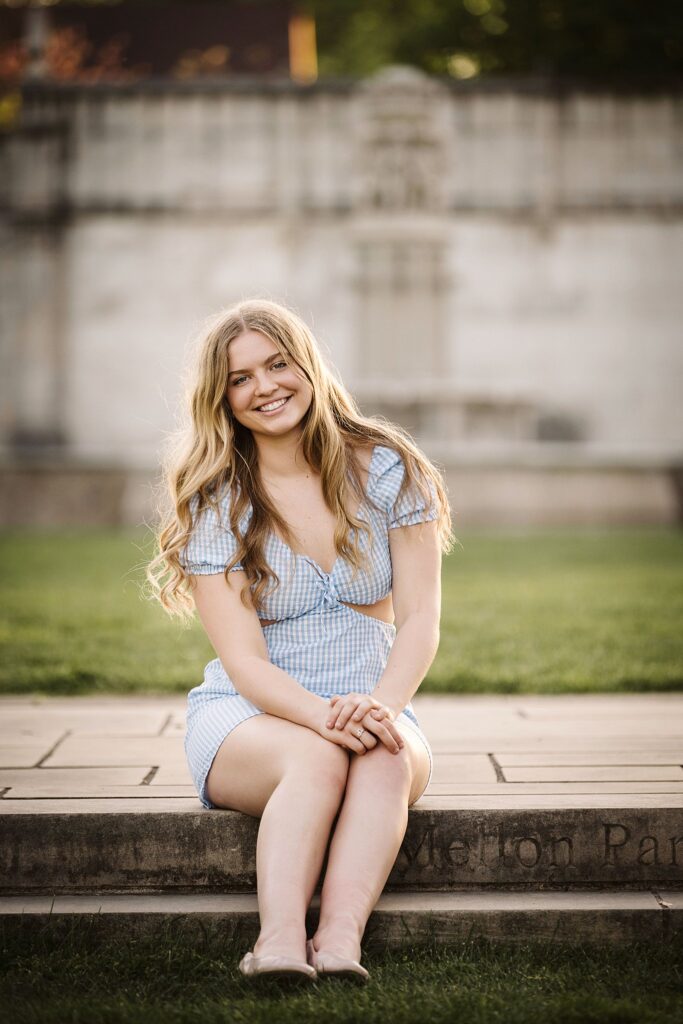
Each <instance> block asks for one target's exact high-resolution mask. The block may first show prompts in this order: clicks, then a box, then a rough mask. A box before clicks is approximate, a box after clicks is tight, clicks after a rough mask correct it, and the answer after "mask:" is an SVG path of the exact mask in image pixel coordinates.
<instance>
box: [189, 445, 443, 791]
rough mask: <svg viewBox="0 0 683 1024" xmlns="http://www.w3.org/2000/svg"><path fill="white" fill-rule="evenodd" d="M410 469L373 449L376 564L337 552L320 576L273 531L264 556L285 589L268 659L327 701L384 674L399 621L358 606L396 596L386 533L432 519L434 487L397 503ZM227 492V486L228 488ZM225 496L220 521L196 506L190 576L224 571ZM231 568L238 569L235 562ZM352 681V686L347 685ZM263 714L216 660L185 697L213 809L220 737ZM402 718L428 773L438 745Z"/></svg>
mask: <svg viewBox="0 0 683 1024" xmlns="http://www.w3.org/2000/svg"><path fill="white" fill-rule="evenodd" d="M404 473H405V467H404V464H403V460H402V459H401V457H400V455H399V454H398V452H396V451H395V450H394V449H393V448H385V447H383V446H381V445H376V446H375V448H374V449H373V452H372V458H371V462H370V469H369V474H368V481H367V485H366V495H367V496H368V497H370V498H372V499H373V501H374V502H375V503H376V504H377V506H378V508H374V506H373V504H371V503H370V502H368V501H366V500H365V499H364V500H363V501H362V502H361V506H360V508H359V510H358V517H359V518H361V519H363V521H364V522H369V523H370V525H371V527H372V557H371V560H370V568H369V570H368V571H367V572H366V571H359V572H357V574H356V576H355V579H354V578H353V566H352V565H351V564H350V563H348V562H347V561H346V560H345V559H342V558H338V559H337V561H336V562H335V564H334V566H333V567H332V572H329V573H327V572H324V571H323V569H322V568H321V567H320V566H319V565H318V564H317V562H315V561H314V560H313V559H312V558H308V557H307V556H305V555H299V554H295V553H294V552H293V551H292V550H291V549H290V548H289V547H288V546H287V545H285V544H284V542H283V541H282V540H280V538H279V537H278V536H277V535H276V534H275V533H272V532H271V534H270V535H269V537H268V540H267V541H266V546H265V552H264V553H265V556H266V559H267V561H268V564H269V566H270V567H271V568H272V569H273V570H274V571H275V572H276V573H277V575H278V577H279V579H280V585H279V586H278V587H277V588H276V589H275V590H274V591H273V593H272V594H270V596H268V597H266V598H265V601H264V604H263V608H262V610H261V612H260V617H261V618H263V619H276V620H277V621H276V622H274V623H273V624H272V625H268V626H264V627H263V634H264V637H265V640H266V645H267V648H268V655H269V658H270V661H271V662H272V663H273V664H274V665H277V666H278V667H279V668H281V669H283V670H284V671H285V672H287V673H289V675H290V676H292V677H293V678H294V679H296V680H297V681H298V682H299V683H300V684H301V685H302V686H305V687H306V689H307V690H310V691H311V692H312V693H315V694H317V695H318V696H320V697H323V698H325V699H329V698H330V697H331V696H332V695H333V694H335V693H340V694H345V693H349V692H350V690H355V691H356V692H358V693H370V692H371V691H372V690H373V689H374V687H375V686H376V685H377V683H378V682H379V680H380V677H381V675H382V673H383V671H384V668H385V666H386V663H387V659H388V657H389V652H390V650H391V647H392V644H393V642H394V639H395V637H396V627H395V626H393V625H392V624H390V623H387V622H384V621H383V620H381V619H378V618H375V617H373V616H370V615H365V614H363V613H362V612H358V611H356V610H355V609H353V608H349V607H348V605H345V604H342V602H343V601H350V602H351V603H353V604H358V605H363V604H368V605H371V604H375V602H377V601H379V600H381V599H382V598H384V597H386V596H387V595H388V594H389V593H390V592H391V582H392V576H391V556H390V551H389V530H391V529H395V528H396V527H400V526H411V525H413V524H415V523H421V522H428V521H429V520H432V519H436V517H437V510H436V505H435V502H434V491H433V488H431V487H430V490H431V495H432V500H431V501H430V502H428V503H427V504H425V502H424V499H423V498H422V497H421V496H420V495H419V493H418V492H416V491H414V489H412V488H408V489H407V491H406V493H405V494H403V495H402V496H401V499H400V501H397V496H398V491H399V488H400V486H401V481H402V480H403V476H404ZM226 491H227V488H226ZM228 501H229V494H228V493H226V494H225V495H224V496H222V497H221V498H220V499H219V502H218V504H219V508H220V519H221V522H219V521H218V519H217V517H216V513H215V512H214V510H213V509H205V510H204V511H203V512H201V513H200V515H199V516H197V515H196V509H197V498H196V497H195V499H194V505H191V510H192V512H193V517H194V523H193V529H192V534H191V536H190V540H189V541H188V543H187V545H186V546H185V548H184V550H183V552H182V555H181V559H180V561H181V564H182V566H183V568H184V569H185V571H186V572H187V573H188V574H190V575H195V574H199V575H207V574H210V573H222V572H224V570H225V567H226V565H227V563H228V562H229V561H230V559H231V558H232V557H233V556H234V554H235V551H236V549H237V541H236V539H235V536H234V534H233V532H232V531H231V530H230V529H229V528H226V525H224V524H228V523H229V517H228V506H227V503H228ZM250 514H251V510H250V509H249V510H248V511H247V512H246V513H245V518H244V519H243V520H242V521H241V522H240V529H241V530H242V531H244V530H245V529H246V526H247V523H248V519H249V516H250ZM360 544H361V549H362V550H363V551H366V550H367V545H368V538H366V536H365V534H364V533H363V532H360ZM233 568H234V571H237V570H238V569H241V568H242V567H241V565H240V564H239V563H238V564H237V565H235V566H234V567H233ZM350 680H352V681H353V682H352V684H350V682H349V681H350ZM261 714H264V712H263V711H262V709H261V708H259V707H257V706H256V704H253V703H252V702H251V701H249V700H247V698H246V697H243V696H242V695H241V694H240V693H238V692H237V690H236V689H235V686H234V684H233V682H232V680H231V679H230V677H229V676H228V674H227V673H226V671H225V669H224V668H223V665H222V664H221V662H220V660H219V659H218V658H215V659H214V660H213V661H210V662H209V664H208V665H207V666H206V668H205V669H204V680H203V682H202V683H201V684H199V685H198V686H195V687H194V688H193V689H192V690H190V692H189V694H188V697H187V730H186V734H185V754H186V757H187V762H188V765H189V768H190V772H191V775H192V778H193V780H194V784H195V786H196V788H197V792H198V794H199V799H200V800H201V802H202V803H203V804H204V806H205V807H208V808H213V807H215V806H216V805H215V804H214V803H212V802H211V800H210V799H209V798H208V796H207V794H206V776H207V774H208V772H209V769H210V767H211V764H212V762H213V759H214V757H215V756H216V753H217V751H218V748H219V747H220V745H221V743H222V742H223V740H224V739H225V737H226V736H228V735H229V734H230V733H231V732H232V730H233V729H235V728H236V727H237V726H238V725H239V724H240V722H244V721H246V720H247V719H248V718H251V717H252V716H253V715H261ZM396 721H397V722H402V723H404V724H406V725H407V726H409V727H410V728H412V729H414V731H415V732H416V733H417V734H418V735H419V736H420V738H421V740H422V742H423V743H424V745H425V747H426V748H427V752H428V754H429V762H430V771H429V780H428V782H427V785H429V781H430V780H431V777H432V768H433V760H432V751H431V748H430V745H429V742H428V740H427V737H426V736H425V735H424V733H423V732H422V730H421V728H420V725H419V722H418V720H417V718H416V716H415V712H414V711H413V708H412V704H410V703H408V704H407V705H406V706H405V708H404V709H403V710H402V711H401V713H400V714H399V715H397V716H396Z"/></svg>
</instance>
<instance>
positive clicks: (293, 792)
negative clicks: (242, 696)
mask: <svg viewBox="0 0 683 1024" xmlns="http://www.w3.org/2000/svg"><path fill="white" fill-rule="evenodd" d="M348 770H349V755H348V752H347V751H346V750H344V749H343V748H342V747H340V746H338V745H335V744H333V743H330V742H329V740H326V739H324V738H323V737H322V736H318V735H317V733H315V732H313V731H312V730H311V729H306V728H305V727H304V726H300V725H296V724H295V723H293V722H288V721H286V720H285V719H282V718H276V717H275V716H273V715H267V714H260V715H256V716H254V717H253V718H250V719H248V720H247V721H245V722H242V723H241V724H240V725H239V726H238V727H237V728H236V729H235V730H234V732H232V733H230V735H229V736H228V737H227V738H226V740H225V741H224V743H223V745H222V746H221V747H220V749H219V751H218V753H217V754H216V757H215V759H214V762H213V765H212V767H211V771H210V773H209V776H208V779H207V792H208V795H209V797H210V799H211V800H212V801H213V802H214V803H215V804H216V805H217V806H219V807H227V808H231V809H233V810H237V811H244V812H245V813H246V814H251V815H253V816H255V817H259V816H260V817H261V823H260V825H259V832H258V839H257V843H256V874H257V879H258V905H259V916H260V920H261V933H260V935H259V937H258V939H257V941H256V944H255V945H254V950H253V952H254V955H255V956H268V955H271V954H274V955H282V956H293V957H296V958H298V959H299V960H303V961H305V959H306V924H305V922H306V909H307V907H308V905H309V903H310V900H311V897H312V895H313V890H314V888H315V885H316V882H317V881H318V878H319V877H320V870H321V867H322V862H323V859H324V856H325V850H326V848H327V843H328V841H329V837H330V831H331V828H332V824H333V822H334V818H335V815H336V814H337V812H338V810H339V805H340V803H341V801H342V799H343V794H344V787H345V785H346V779H347V775H348Z"/></svg>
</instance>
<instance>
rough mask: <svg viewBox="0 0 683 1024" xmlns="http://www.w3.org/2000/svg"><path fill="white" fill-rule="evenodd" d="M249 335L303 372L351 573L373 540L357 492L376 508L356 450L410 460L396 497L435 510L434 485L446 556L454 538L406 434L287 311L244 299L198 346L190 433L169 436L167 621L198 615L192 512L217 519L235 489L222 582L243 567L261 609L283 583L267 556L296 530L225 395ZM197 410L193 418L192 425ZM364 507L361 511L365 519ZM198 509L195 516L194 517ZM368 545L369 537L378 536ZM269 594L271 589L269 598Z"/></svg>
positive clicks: (308, 447)
mask: <svg viewBox="0 0 683 1024" xmlns="http://www.w3.org/2000/svg"><path fill="white" fill-rule="evenodd" d="M245 331H258V332H260V333H261V334H262V335H264V336H265V337H266V338H268V339H269V340H270V341H272V342H273V343H274V345H275V346H276V347H277V349H278V350H279V352H280V353H281V355H282V356H283V358H284V359H286V360H287V362H289V364H290V365H292V366H294V367H296V369H297V372H298V373H299V374H301V375H302V376H303V377H304V378H305V379H306V380H307V381H308V383H309V384H310V385H311V388H312V391H313V396H312V399H311V404H310V407H309V409H308V411H307V412H306V414H305V416H304V419H303V421H302V424H303V430H302V436H301V448H302V451H303V454H304V456H305V458H306V461H307V462H308V463H309V465H310V466H311V467H312V468H313V469H314V470H315V471H316V472H317V473H319V474H320V481H321V484H322V491H323V495H324V498H325V501H326V502H327V504H328V506H329V508H330V509H331V510H332V511H333V512H334V514H335V516H336V519H337V525H336V528H335V532H334V546H335V549H336V552H337V554H338V555H339V556H341V557H343V558H345V559H346V560H348V562H350V564H351V565H353V566H354V570H356V571H357V570H360V569H363V568H367V567H368V561H369V560H368V559H367V557H366V556H364V554H363V552H362V550H361V548H360V544H359V538H358V534H357V533H356V534H355V535H352V532H351V528H352V527H353V528H355V530H356V531H358V530H359V529H360V530H363V531H365V533H366V535H368V536H369V535H370V529H369V527H368V524H367V523H365V522H364V521H363V520H361V519H359V518H358V517H357V515H356V514H350V513H349V512H348V511H347V509H348V504H347V501H348V488H349V483H350V486H351V491H352V493H353V495H354V496H355V498H357V500H358V503H359V508H360V503H361V502H362V501H364V500H368V501H369V500H371V499H370V498H369V496H368V495H367V494H366V493H365V491H364V489H363V485H362V482H361V477H360V470H361V468H362V466H361V464H360V462H359V460H358V457H357V451H358V450H359V449H368V448H369V449H370V450H371V449H372V447H374V445H383V446H386V447H388V448H393V449H394V450H395V451H396V452H398V453H399V454H400V456H401V457H402V459H403V461H404V464H405V467H406V472H405V475H404V479H403V481H402V485H401V490H400V492H399V497H400V496H401V495H403V494H404V493H405V491H406V490H407V489H408V488H409V487H411V486H415V487H416V488H417V490H418V492H419V493H420V494H421V495H422V496H423V497H424V498H425V500H426V501H428V502H431V500H432V499H431V496H430V493H429V484H430V483H431V484H432V486H433V489H434V492H435V496H436V504H437V513H438V515H437V525H438V537H439V544H440V548H441V551H442V552H443V553H447V552H448V551H449V550H450V549H451V547H452V545H453V542H454V541H455V538H454V536H453V534H452V532H451V513H450V508H449V503H448V498H447V494H446V489H445V486H444V483H443V480H442V476H441V473H440V472H439V470H438V469H436V467H435V466H434V465H433V464H432V463H431V462H430V461H429V460H428V459H427V457H426V456H425V455H424V454H423V453H422V452H421V451H420V450H419V448H418V447H417V446H416V445H415V443H414V441H413V440H412V438H411V437H410V436H409V435H408V434H407V432H406V431H404V430H403V429H402V428H401V427H399V426H396V425H394V424H392V423H389V422H388V421H387V420H385V419H383V418H382V417H378V416H363V415H362V414H361V412H360V410H359V408H358V406H357V404H356V402H355V401H354V399H353V398H352V396H351V395H350V394H349V392H348V391H347V390H346V388H345V387H344V386H343V384H342V383H341V382H340V381H339V380H337V379H336V377H335V376H334V374H333V372H332V370H331V369H330V368H329V367H328V366H327V365H326V364H325V362H324V361H323V358H322V355H321V352H320V350H319V347H318V343H317V342H316V340H315V338H314V336H313V334H312V332H311V331H310V330H309V328H308V327H307V325H306V324H305V323H304V321H303V320H302V319H301V318H300V317H299V316H298V315H297V314H296V313H295V312H294V311H293V310H292V309H290V308H287V307H286V306H283V305H281V304H279V303H276V302H272V301H270V300H268V299H247V300H244V301H242V302H239V303H237V304H236V305H234V306H232V307H230V308H229V309H226V310H223V311H222V312H220V313H218V314H217V315H216V316H214V317H212V318H211V319H210V320H209V321H208V322H207V323H206V325H205V327H204V329H203V331H202V332H201V334H200V335H199V337H198V339H197V341H198V344H199V349H198V358H197V359H196V364H195V366H194V370H193V377H192V379H191V381H190V386H189V389H188V394H187V397H186V403H185V419H186V420H187V421H188V425H187V426H185V427H183V428H181V429H180V430H179V431H177V432H176V433H175V434H173V435H172V436H171V438H170V443H169V444H168V447H167V452H166V455H165V457H164V459H163V474H162V483H161V494H160V501H159V507H158V509H157V513H158V522H159V526H158V528H156V529H155V539H156V551H155V556H154V558H153V559H152V561H151V562H149V564H148V566H147V570H146V572H147V579H148V581H149V583H150V585H151V588H152V595H151V596H153V597H156V598H157V599H158V600H159V601H160V602H161V604H162V606H163V608H164V609H165V610H166V611H167V612H168V614H169V615H177V616H178V617H180V618H189V617H190V616H191V614H192V611H193V609H194V601H193V600H192V598H191V592H192V584H191V577H189V576H188V575H187V573H185V571H184V569H183V566H182V565H181V555H182V552H183V549H184V548H185V546H186V545H187V543H188V541H189V539H190V537H191V535H192V530H193V524H194V522H195V515H198V514H199V512H201V511H203V510H204V509H205V508H209V507H210V508H213V509H214V510H215V511H216V512H217V514H218V515H220V512H219V508H218V503H219V500H220V495H221V494H222V493H224V492H225V490H226V489H229V492H230V501H229V505H228V507H229V510H230V511H229V516H230V522H229V524H224V525H228V526H229V528H230V530H232V532H233V533H234V535H235V538H236V540H237V552H236V554H235V557H234V558H233V559H232V561H231V562H230V563H229V564H228V565H227V566H226V569H225V574H226V578H227V574H228V572H229V571H230V568H231V567H232V566H233V565H236V564H237V563H238V562H239V563H241V565H242V566H243V568H244V571H245V576H246V585H245V587H244V588H243V589H242V595H241V596H242V601H243V603H245V604H248V599H247V596H246V594H247V591H248V590H250V591H251V602H252V604H253V606H254V607H255V608H256V610H257V611H261V610H262V601H263V598H264V596H266V588H267V587H269V586H278V585H279V582H280V581H279V578H278V577H277V575H276V573H275V572H274V571H273V570H272V569H271V568H270V566H269V565H268V563H267V562H266V559H265V556H264V546H265V543H266V540H267V539H268V537H269V535H270V533H271V532H273V530H274V529H275V530H277V531H279V534H280V537H281V538H282V539H283V540H284V541H285V543H286V544H288V545H289V546H290V547H291V548H292V549H293V548H294V545H293V544H292V534H291V531H290V530H289V528H288V526H287V523H286V522H285V520H284V519H283V518H282V516H281V515H280V513H279V512H278V509H277V507H276V506H275V505H274V504H273V502H272V501H271V500H270V499H269V497H268V495H267V493H266V491H265V489H264V487H263V485H262V483H261V480H260V475H259V472H258V460H257V449H256V445H255V442H254V437H253V434H252V432H251V431H250V430H248V429H247V428H245V427H244V426H243V425H242V424H241V423H239V422H238V421H237V420H236V419H235V417H234V416H233V414H232V410H231V409H230V405H229V402H228V398H227V393H226V389H227V382H228V349H229V346H230V342H231V341H234V340H235V339H236V338H238V337H239V336H240V335H241V334H242V333H243V332H245ZM188 412H189V417H188V415H187V414H188ZM250 507H251V509H252V515H251V517H250V521H249V524H248V527H247V529H246V530H245V532H244V535H243V536H242V534H241V532H240V527H239V523H240V521H241V519H242V517H243V515H244V513H245V512H246V511H247V510H248V509H249V508H250ZM359 508H358V510H359ZM193 512H194V513H195V514H193ZM370 539H371V538H370ZM268 592H270V591H268Z"/></svg>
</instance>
